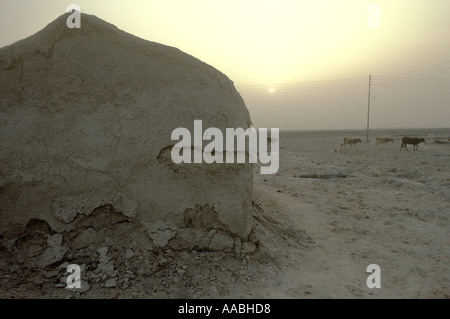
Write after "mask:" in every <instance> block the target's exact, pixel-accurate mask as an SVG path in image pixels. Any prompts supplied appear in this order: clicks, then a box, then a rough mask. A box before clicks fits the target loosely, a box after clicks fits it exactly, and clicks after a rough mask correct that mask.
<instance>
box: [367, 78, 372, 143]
mask: <svg viewBox="0 0 450 319" xmlns="http://www.w3.org/2000/svg"><path fill="white" fill-rule="evenodd" d="M371 84H372V75H369V99H368V102H367V136H366V143H369V114H370V85H371Z"/></svg>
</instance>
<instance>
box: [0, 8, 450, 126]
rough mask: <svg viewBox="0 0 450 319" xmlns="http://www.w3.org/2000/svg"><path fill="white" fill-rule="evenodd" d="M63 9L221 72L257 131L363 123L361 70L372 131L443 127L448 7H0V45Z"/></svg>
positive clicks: (447, 113)
mask: <svg viewBox="0 0 450 319" xmlns="http://www.w3.org/2000/svg"><path fill="white" fill-rule="evenodd" d="M71 3H74V4H78V5H79V6H80V7H81V10H82V12H85V13H89V14H94V15H96V16H98V17H99V18H101V19H104V20H106V21H108V22H110V23H112V24H114V25H116V26H117V27H119V28H120V29H122V30H124V31H126V32H129V33H132V34H134V35H136V36H139V37H141V38H144V39H147V40H151V41H155V42H160V43H163V44H166V45H170V46H174V47H177V48H179V49H181V50H182V51H184V52H186V53H189V54H191V55H193V56H195V57H197V58H199V59H200V60H202V61H205V62H206V63H208V64H210V65H212V66H214V67H215V68H217V69H219V70H220V71H221V72H223V73H225V74H226V75H227V76H228V77H229V78H230V79H231V80H232V81H233V82H234V83H235V85H236V87H237V89H238V91H239V92H240V93H241V95H242V97H243V98H244V100H245V102H246V105H247V107H248V108H249V110H250V115H251V117H252V120H253V123H254V125H255V126H256V127H279V128H281V129H305V130H309V129H341V128H343V129H354V128H355V129H358V128H365V127H366V119H367V104H368V82H369V74H371V75H372V86H371V95H372V98H371V108H370V110H371V112H370V116H371V122H370V126H371V127H372V128H405V127H406V128H409V127H411V128H412V127H420V128H422V127H447V128H449V127H450V0H373V1H365V0H307V1H304V0H290V1H288V0H284V1H283V0H277V1H275V0H270V1H269V0H227V1H222V0H164V1H163V0H159V1H156V0H155V1H153V0H129V1H124V0H120V1H119V0H108V1H106V0H102V1H100V0H89V1H82V0H78V1H77V0H74V1H68V2H64V1H61V0H39V1H37V0H36V1H35V0H0V47H3V46H5V45H9V44H12V43H13V42H15V41H18V40H20V39H23V38H25V37H27V36H30V35H32V34H34V33H36V32H37V31H39V30H40V29H42V28H44V27H45V26H46V25H47V24H49V23H50V22H51V21H53V20H54V19H56V18H57V17H58V16H59V15H61V14H62V13H64V12H65V11H66V8H67V6H68V5H69V4H71ZM377 17H378V18H379V19H378V18H377ZM81 24H83V21H81Z"/></svg>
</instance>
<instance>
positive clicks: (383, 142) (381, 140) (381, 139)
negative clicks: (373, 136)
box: [376, 137, 394, 145]
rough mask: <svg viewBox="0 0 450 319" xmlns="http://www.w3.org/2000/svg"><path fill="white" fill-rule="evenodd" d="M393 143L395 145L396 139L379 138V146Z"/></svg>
mask: <svg viewBox="0 0 450 319" xmlns="http://www.w3.org/2000/svg"><path fill="white" fill-rule="evenodd" d="M389 142H392V143H394V139H393V138H384V137H377V143H376V144H377V145H379V144H383V145H386V143H389Z"/></svg>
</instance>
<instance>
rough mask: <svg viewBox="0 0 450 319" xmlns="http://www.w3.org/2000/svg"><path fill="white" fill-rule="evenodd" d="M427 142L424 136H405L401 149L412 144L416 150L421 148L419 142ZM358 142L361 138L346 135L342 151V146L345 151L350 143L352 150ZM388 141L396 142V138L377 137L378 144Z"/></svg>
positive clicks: (384, 143)
mask: <svg viewBox="0 0 450 319" xmlns="http://www.w3.org/2000/svg"><path fill="white" fill-rule="evenodd" d="M422 142H423V143H425V139H424V138H418V137H403V138H402V144H401V145H400V151H401V150H402V149H403V148H405V150H407V151H408V149H407V148H406V146H407V145H408V144H409V145H412V146H413V151H416V150H418V149H419V144H420V143H422ZM358 143H362V141H361V139H360V138H349V137H344V140H343V143H342V144H341V152H342V148H345V151H347V145H350V150H351V149H352V147H353V148H354V149H356V144H358ZM387 143H394V139H393V138H385V137H377V139H376V145H380V144H382V145H386V144H387Z"/></svg>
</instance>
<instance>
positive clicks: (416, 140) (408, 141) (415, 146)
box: [400, 137, 425, 151]
mask: <svg viewBox="0 0 450 319" xmlns="http://www.w3.org/2000/svg"><path fill="white" fill-rule="evenodd" d="M421 142H423V143H425V139H424V138H418V137H403V138H402V145H401V146H400V151H401V150H402V148H403V147H404V148H405V150H408V149H407V148H406V145H408V144H412V145H413V151H415V150H418V149H419V143H421Z"/></svg>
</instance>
